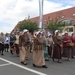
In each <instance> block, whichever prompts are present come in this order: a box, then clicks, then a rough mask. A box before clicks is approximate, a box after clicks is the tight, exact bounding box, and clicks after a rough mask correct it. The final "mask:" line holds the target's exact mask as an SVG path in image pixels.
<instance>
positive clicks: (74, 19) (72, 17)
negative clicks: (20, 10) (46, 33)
mask: <svg viewBox="0 0 75 75" xmlns="http://www.w3.org/2000/svg"><path fill="white" fill-rule="evenodd" d="M59 14H60V19H59V20H60V21H62V22H65V26H64V29H63V32H64V31H68V32H69V33H71V32H75V7H72V8H68V9H64V10H60V11H56V12H52V13H48V14H44V15H43V28H45V27H46V25H47V22H48V21H49V20H55V18H58V17H59ZM30 20H31V21H33V22H37V23H38V24H39V16H37V17H33V18H30ZM20 22H22V21H20ZM20 22H18V23H17V25H16V26H15V28H14V29H13V30H12V32H11V33H13V32H15V31H18V30H19V29H18V24H19V23H20Z"/></svg>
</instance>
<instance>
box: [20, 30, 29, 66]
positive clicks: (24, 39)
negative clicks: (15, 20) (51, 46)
mask: <svg viewBox="0 0 75 75" xmlns="http://www.w3.org/2000/svg"><path fill="white" fill-rule="evenodd" d="M27 32H28V30H27V29H24V30H23V34H22V35H21V36H20V37H19V49H20V61H21V63H22V64H24V65H27V62H26V51H27V50H28V49H29V47H30V38H29V36H28V33H27Z"/></svg>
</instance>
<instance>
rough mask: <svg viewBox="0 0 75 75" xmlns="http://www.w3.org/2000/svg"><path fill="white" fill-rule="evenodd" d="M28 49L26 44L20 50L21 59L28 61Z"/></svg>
mask: <svg viewBox="0 0 75 75" xmlns="http://www.w3.org/2000/svg"><path fill="white" fill-rule="evenodd" d="M25 58H26V49H25V47H24V46H22V50H20V61H21V62H26V60H25Z"/></svg>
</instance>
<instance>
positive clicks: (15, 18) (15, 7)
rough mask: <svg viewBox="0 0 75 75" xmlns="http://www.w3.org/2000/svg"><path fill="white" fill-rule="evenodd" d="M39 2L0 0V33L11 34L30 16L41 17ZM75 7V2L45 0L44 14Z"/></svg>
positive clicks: (71, 0)
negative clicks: (18, 24)
mask: <svg viewBox="0 0 75 75" xmlns="http://www.w3.org/2000/svg"><path fill="white" fill-rule="evenodd" d="M38 1H39V0H0V32H4V33H6V32H8V33H10V32H11V31H12V29H13V28H14V27H15V25H16V24H17V23H18V22H19V21H21V20H24V19H26V18H27V17H28V15H30V18H32V17H36V16H38V15H39V2H38ZM74 6H75V0H44V7H43V9H44V10H43V14H47V13H51V12H54V11H58V10H62V9H66V8H70V7H74Z"/></svg>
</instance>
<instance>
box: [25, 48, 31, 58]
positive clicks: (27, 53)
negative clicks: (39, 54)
mask: <svg viewBox="0 0 75 75" xmlns="http://www.w3.org/2000/svg"><path fill="white" fill-rule="evenodd" d="M29 56H30V47H26V59H29Z"/></svg>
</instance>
